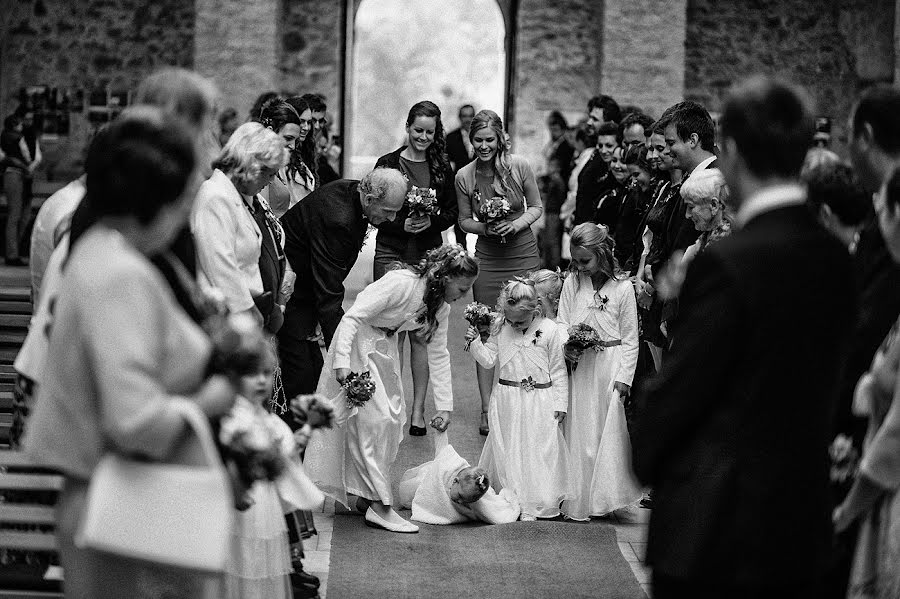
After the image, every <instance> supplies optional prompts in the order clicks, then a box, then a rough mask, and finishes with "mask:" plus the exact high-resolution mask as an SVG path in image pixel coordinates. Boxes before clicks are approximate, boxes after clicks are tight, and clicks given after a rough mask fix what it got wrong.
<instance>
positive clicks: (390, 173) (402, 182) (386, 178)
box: [359, 167, 407, 204]
mask: <svg viewBox="0 0 900 599" xmlns="http://www.w3.org/2000/svg"><path fill="white" fill-rule="evenodd" d="M392 188H393V189H395V190H396V192H397V193H399V194H402V195H404V196H405V195H406V190H407V183H406V177H404V176H403V173H401V172H400V171H399V170H397V169H395V168H387V167H380V168H376V169H375V170H373V171H372V172H370V173H369V174H367V175H366V176H365V177H363V178H362V181H360V182H359V190H360V191H361V192H363V194H364V195H367V196H372V201H373V202H374V203H375V204H382V203H383V202H384V198H386V197H387V195H388V193H390V190H391V189H392Z"/></svg>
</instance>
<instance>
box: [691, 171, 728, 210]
mask: <svg viewBox="0 0 900 599" xmlns="http://www.w3.org/2000/svg"><path fill="white" fill-rule="evenodd" d="M728 195H729V193H728V185H726V183H725V177H723V176H722V171H720V170H719V169H717V168H707V169H703V170H702V171H697V172H695V173H694V174H692V175H691V176H690V177H688V178H687V181H685V182H684V184H683V185H682V186H681V197H683V198H684V199H685V200H690V201H691V202H693V203H694V204H699V205H701V206H705V205H706V204H709V202H710V200H712V199H713V198H718V199H719V203H720V204H722V205H723V206H726V205H727V204H728Z"/></svg>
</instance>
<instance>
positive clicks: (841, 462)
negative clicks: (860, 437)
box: [828, 435, 859, 486]
mask: <svg viewBox="0 0 900 599" xmlns="http://www.w3.org/2000/svg"><path fill="white" fill-rule="evenodd" d="M828 455H829V456H831V470H830V473H829V474H830V478H831V482H832V483H834V484H836V485H839V486H845V485H847V484H848V483H851V482H852V481H853V479H854V477H855V476H856V471H857V468H858V467H859V451H857V449H856V448H855V447H853V440H852V439H851V438H850V437H848V436H846V435H838V436H837V437H835V438H834V441H832V442H831V446H830V447H829V448H828Z"/></svg>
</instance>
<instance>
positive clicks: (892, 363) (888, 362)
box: [833, 171, 900, 599]
mask: <svg viewBox="0 0 900 599" xmlns="http://www.w3.org/2000/svg"><path fill="white" fill-rule="evenodd" d="M874 203H875V213H876V215H877V219H878V227H879V229H881V234H882V235H883V237H884V241H885V245H886V246H887V248H888V252H890V255H891V258H892V259H893V261H894V262H895V263H898V264H900V171H894V174H893V175H892V176H891V177H890V178H889V179H888V181H887V182H886V183H885V184H884V185H883V186H882V188H881V190H880V191H879V192H878V193H877V194H876V195H875V199H874ZM898 330H900V320H898V321H897V323H896V324H895V325H894V326H893V327H892V328H891V330H890V332H889V333H888V335H887V337H886V338H885V340H884V343H882V344H881V347H879V349H878V351H877V353H876V354H875V358H874V359H873V360H872V365H871V367H870V368H869V371H868V372H867V373H866V374H865V375H863V377H862V378H861V379H860V380H859V383H858V385H857V387H856V395H855V397H854V399H853V411H854V412H855V413H856V414H857V415H859V416H865V417H867V418H868V419H869V427H868V430H867V431H866V438H865V441H864V443H863V455H862V460H861V462H860V465H859V472H858V474H857V476H856V480H855V481H854V482H853V487H852V488H851V489H850V492H849V493H848V494H847V497H846V498H845V499H844V502H843V503H842V504H841V505H840V506H838V507H837V508H836V509H835V510H834V515H833V519H834V525H835V529H836V530H837V532H842V531H844V530H846V529H847V528H848V527H849V526H850V524H851V523H852V522H853V521H854V520H857V519H860V520H861V526H860V529H859V537H858V541H857V544H856V555H855V556H854V559H853V569H852V572H851V575H850V587H849V589H848V591H847V597H853V598H856V597H866V598H869V597H871V598H877V599H888V598H889V597H890V598H894V597H900V569H898V568H897V564H898V563H900V494H898V493H897V489H898V488H900V461H898V459H897V456H900V401H898V398H900V377H898V376H897V375H898V371H900V370H898V367H900V335H898Z"/></svg>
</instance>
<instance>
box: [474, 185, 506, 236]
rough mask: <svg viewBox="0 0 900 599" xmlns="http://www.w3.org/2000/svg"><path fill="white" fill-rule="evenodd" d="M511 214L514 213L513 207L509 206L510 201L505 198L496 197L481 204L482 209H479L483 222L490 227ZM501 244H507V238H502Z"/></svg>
mask: <svg viewBox="0 0 900 599" xmlns="http://www.w3.org/2000/svg"><path fill="white" fill-rule="evenodd" d="M510 212H512V207H511V206H510V205H509V200H507V199H506V198H504V197H503V196H494V197H492V198H491V199H489V200H486V201H484V202H482V203H481V207H480V208H479V209H478V216H479V218H480V219H481V220H482V222H484V223H485V224H486V225H487V226H488V227H490V226H491V225H492V224H494V223H496V222H499V221H502V220H503V219H505V218H506V217H507V216H509V213H510ZM500 243H506V237H501V238H500Z"/></svg>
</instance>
